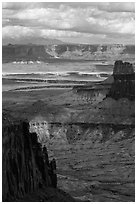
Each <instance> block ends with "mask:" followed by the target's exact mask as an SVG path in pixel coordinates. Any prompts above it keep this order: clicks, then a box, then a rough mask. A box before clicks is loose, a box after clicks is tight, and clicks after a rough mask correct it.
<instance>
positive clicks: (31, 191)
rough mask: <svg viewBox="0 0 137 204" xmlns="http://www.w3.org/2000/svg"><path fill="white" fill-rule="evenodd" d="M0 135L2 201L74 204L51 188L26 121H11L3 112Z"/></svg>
mask: <svg viewBox="0 0 137 204" xmlns="http://www.w3.org/2000/svg"><path fill="white" fill-rule="evenodd" d="M2 132H3V135H2V136H3V138H2V145H3V148H2V199H3V201H17V200H22V201H41V200H43V201H46V200H47V201H56V199H57V201H66V200H67V201H68V200H70V201H74V200H73V199H72V198H71V197H70V196H68V197H67V198H65V196H66V195H65V193H62V192H61V191H59V190H58V189H53V188H52V182H51V177H50V175H49V171H48V166H47V161H44V159H43V155H42V149H41V145H40V143H38V141H37V135H36V133H29V123H28V122H27V121H19V120H16V121H15V120H14V119H13V118H12V117H9V116H8V115H7V114H4V113H3V129H2ZM47 159H48V158H47ZM41 194H42V195H41ZM31 195H32V196H31ZM24 199H25V200H24Z"/></svg>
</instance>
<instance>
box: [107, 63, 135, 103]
mask: <svg viewBox="0 0 137 204" xmlns="http://www.w3.org/2000/svg"><path fill="white" fill-rule="evenodd" d="M113 78H114V82H113V83H112V86H111V88H110V91H109V93H108V96H109V97H112V98H114V99H119V98H128V99H129V100H134V99H135V72H134V69H133V65H132V64H130V63H128V62H124V63H123V62H122V61H116V62H115V64H114V70H113Z"/></svg>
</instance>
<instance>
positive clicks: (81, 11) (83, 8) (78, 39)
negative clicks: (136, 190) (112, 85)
mask: <svg viewBox="0 0 137 204" xmlns="http://www.w3.org/2000/svg"><path fill="white" fill-rule="evenodd" d="M47 38H50V39H58V40H61V41H63V42H66V43H84V44H85V43H86V44H108V43H109V44H112V43H117V44H134V43H135V42H134V41H135V4H134V3H132V2H117V3H116V2H110V3H109V2H100V3H99V2H97V3H95V2H85V3H84V2H41V3H40V2H3V3H2V42H3V44H8V43H14V44H15V43H20V44H21V43H23V44H24V43H25V42H27V43H28V42H30V43H32V42H35V41H37V43H43V42H45V41H44V40H45V39H47Z"/></svg>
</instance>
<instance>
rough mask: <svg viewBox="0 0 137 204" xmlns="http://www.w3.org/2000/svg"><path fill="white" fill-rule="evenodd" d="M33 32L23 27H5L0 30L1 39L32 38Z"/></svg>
mask: <svg viewBox="0 0 137 204" xmlns="http://www.w3.org/2000/svg"><path fill="white" fill-rule="evenodd" d="M34 33H35V32H34V30H33V29H31V28H28V27H23V26H6V27H4V28H3V29H2V37H3V38H6V37H8V38H9V37H10V38H20V37H24V36H32V35H33V34H34Z"/></svg>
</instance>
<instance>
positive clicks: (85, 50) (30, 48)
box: [2, 42, 135, 65]
mask: <svg viewBox="0 0 137 204" xmlns="http://www.w3.org/2000/svg"><path fill="white" fill-rule="evenodd" d="M116 59H121V60H124V59H131V61H133V62H134V59H135V45H115V44H112V45H99V44H98V45H94V44H92V45H88V44H64V43H60V44H59V43H56V42H53V43H51V44H49V43H47V44H46V43H45V44H44V43H43V44H37V43H36V44H30V43H28V44H27V42H26V44H22V45H21V44H13V45H12V44H9V45H4V46H3V47H2V62H3V63H8V62H13V61H33V62H34V61H36V62H37V63H39V61H42V62H47V61H48V60H55V61H57V60H96V61H102V62H103V64H104V65H106V61H107V60H109V61H113V62H114V61H115V60H116Z"/></svg>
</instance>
